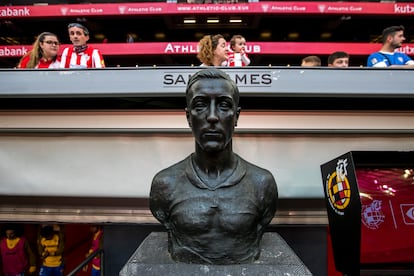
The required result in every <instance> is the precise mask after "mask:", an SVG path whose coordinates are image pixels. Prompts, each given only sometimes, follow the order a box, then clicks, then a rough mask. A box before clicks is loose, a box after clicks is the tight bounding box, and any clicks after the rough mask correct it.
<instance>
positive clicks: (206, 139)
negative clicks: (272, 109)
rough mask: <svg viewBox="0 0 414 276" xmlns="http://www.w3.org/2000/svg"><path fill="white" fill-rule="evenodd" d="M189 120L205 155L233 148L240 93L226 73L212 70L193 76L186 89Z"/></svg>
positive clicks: (204, 70) (207, 69)
mask: <svg viewBox="0 0 414 276" xmlns="http://www.w3.org/2000/svg"><path fill="white" fill-rule="evenodd" d="M186 102H187V107H186V117H187V122H188V125H189V126H190V128H191V129H192V131H193V134H194V137H195V140H196V144H197V146H198V147H200V148H201V149H202V150H204V151H220V150H223V149H225V148H227V147H228V146H230V145H231V144H230V141H231V139H232V136H233V132H234V128H235V126H237V121H238V118H239V115H240V107H239V89H238V88H237V85H236V84H235V82H234V81H233V80H231V79H230V77H229V76H228V75H227V74H226V73H225V72H223V71H221V70H219V69H215V68H213V67H209V68H206V69H202V70H200V71H198V72H197V73H196V74H194V75H193V76H192V77H191V78H190V79H189V82H188V84H187V89H186Z"/></svg>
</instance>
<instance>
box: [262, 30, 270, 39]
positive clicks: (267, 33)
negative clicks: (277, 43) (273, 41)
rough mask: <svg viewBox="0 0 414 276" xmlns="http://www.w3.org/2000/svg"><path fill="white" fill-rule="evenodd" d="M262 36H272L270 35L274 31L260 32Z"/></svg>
mask: <svg viewBox="0 0 414 276" xmlns="http://www.w3.org/2000/svg"><path fill="white" fill-rule="evenodd" d="M260 37H261V38H270V37H272V33H271V32H269V31H264V32H261V33H260Z"/></svg>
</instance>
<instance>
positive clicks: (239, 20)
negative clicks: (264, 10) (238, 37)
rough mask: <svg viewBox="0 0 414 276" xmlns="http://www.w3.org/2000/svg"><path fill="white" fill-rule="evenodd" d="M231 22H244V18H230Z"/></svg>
mask: <svg viewBox="0 0 414 276" xmlns="http://www.w3.org/2000/svg"><path fill="white" fill-rule="evenodd" d="M229 22H230V23H242V22H243V20H241V19H230V20H229Z"/></svg>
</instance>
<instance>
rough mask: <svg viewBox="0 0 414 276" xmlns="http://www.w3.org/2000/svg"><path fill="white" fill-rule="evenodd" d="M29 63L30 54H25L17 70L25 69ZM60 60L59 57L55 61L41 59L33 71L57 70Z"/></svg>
mask: <svg viewBox="0 0 414 276" xmlns="http://www.w3.org/2000/svg"><path fill="white" fill-rule="evenodd" d="M29 61H30V54H27V55H25V56H24V57H23V59H22V61H21V62H20V64H19V66H18V68H27V64H28V63H29ZM59 63H60V59H59V57H58V58H56V60H52V59H49V60H47V59H44V58H41V59H40V60H39V63H38V64H37V65H36V66H35V69H57V68H59Z"/></svg>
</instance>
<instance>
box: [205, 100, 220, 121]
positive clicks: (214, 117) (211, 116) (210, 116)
mask: <svg viewBox="0 0 414 276" xmlns="http://www.w3.org/2000/svg"><path fill="white" fill-rule="evenodd" d="M207 121H208V122H209V123H215V122H217V121H218V116H217V109H216V106H215V103H214V101H212V102H211V103H210V109H209V112H208V115H207Z"/></svg>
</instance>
